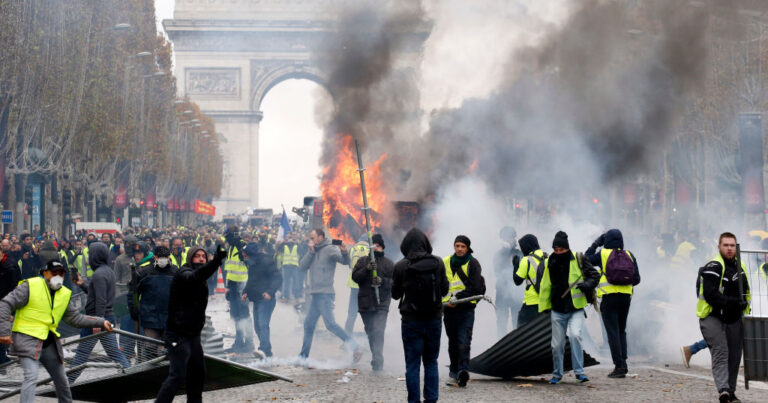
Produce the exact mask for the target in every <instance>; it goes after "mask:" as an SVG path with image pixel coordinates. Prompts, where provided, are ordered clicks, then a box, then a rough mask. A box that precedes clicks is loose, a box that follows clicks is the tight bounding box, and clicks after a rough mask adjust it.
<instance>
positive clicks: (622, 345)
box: [600, 293, 632, 371]
mask: <svg viewBox="0 0 768 403" xmlns="http://www.w3.org/2000/svg"><path fill="white" fill-rule="evenodd" d="M630 302H632V296H631V295H629V294H621V293H615V294H605V295H603V301H602V302H601V303H600V314H601V315H602V317H603V326H605V333H606V335H607V336H608V347H610V348H611V359H612V360H613V365H614V366H615V367H616V369H620V370H624V371H626V370H627V316H629V304H630Z"/></svg>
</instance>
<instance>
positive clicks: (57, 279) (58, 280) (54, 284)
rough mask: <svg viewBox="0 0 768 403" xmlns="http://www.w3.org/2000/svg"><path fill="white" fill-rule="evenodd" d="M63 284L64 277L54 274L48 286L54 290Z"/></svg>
mask: <svg viewBox="0 0 768 403" xmlns="http://www.w3.org/2000/svg"><path fill="white" fill-rule="evenodd" d="M62 285H64V277H61V276H53V277H51V279H50V280H48V286H49V287H51V289H52V290H54V291H56V290H58V289H59V288H61V286H62Z"/></svg>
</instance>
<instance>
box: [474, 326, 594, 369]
mask: <svg viewBox="0 0 768 403" xmlns="http://www.w3.org/2000/svg"><path fill="white" fill-rule="evenodd" d="M551 339H552V324H551V323H550V319H549V314H543V315H538V316H537V317H536V319H534V320H532V321H531V322H529V323H527V324H526V325H525V326H522V327H519V328H517V329H515V330H513V331H511V332H509V333H508V334H507V335H506V336H504V337H503V338H502V339H501V340H499V341H498V342H496V344H494V345H493V346H491V348H489V349H488V350H486V351H485V352H483V353H482V354H480V355H478V356H477V357H475V358H473V359H472V360H470V362H469V371H470V372H474V373H477V374H481V375H487V376H493V377H498V378H504V379H510V378H515V377H523V376H534V375H543V374H550V373H552V347H551V345H550V344H551ZM598 364H600V363H599V362H597V360H595V359H594V358H592V357H591V356H590V355H589V354H587V352H586V351H585V352H584V368H586V367H590V366H593V365H598ZM563 369H564V370H565V371H570V370H572V369H573V364H572V363H571V344H570V342H566V344H565V355H564V357H563Z"/></svg>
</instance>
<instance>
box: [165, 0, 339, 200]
mask: <svg viewBox="0 0 768 403" xmlns="http://www.w3.org/2000/svg"><path fill="white" fill-rule="evenodd" d="M338 1H339V0H176V9H175V12H174V18H173V19H172V20H165V21H163V26H164V27H165V30H166V32H167V33H168V36H169V37H170V39H171V41H172V42H173V46H174V54H175V57H176V64H175V70H176V77H177V85H178V91H179V94H180V95H182V96H184V95H186V96H189V97H190V99H191V100H192V101H194V102H196V103H197V104H198V105H199V106H200V108H201V109H202V110H203V112H205V113H206V114H207V115H209V116H211V117H212V118H213V119H214V120H215V122H216V130H217V131H218V132H220V133H221V134H222V135H223V136H224V138H225V139H226V142H224V143H222V152H223V155H224V159H225V167H224V185H223V189H222V196H221V198H220V199H219V200H215V201H214V204H215V205H216V208H217V210H216V211H217V215H218V214H227V213H242V212H243V211H245V209H246V207H257V205H258V200H259V183H258V181H259V164H258V156H259V123H260V122H261V119H262V113H261V112H260V110H259V109H260V105H261V101H262V100H263V99H264V96H265V95H266V93H267V92H268V91H269V90H270V88H272V87H274V86H275V85H277V84H278V83H280V82H281V81H283V80H286V79H289V78H305V79H309V80H312V81H315V82H317V83H319V84H321V85H322V84H323V83H324V82H325V81H326V80H325V75H324V74H323V72H321V71H320V70H319V68H318V67H317V65H316V64H315V63H313V62H312V61H311V55H312V54H313V52H315V51H316V50H318V47H319V46H320V41H321V40H323V38H324V37H325V35H326V34H328V33H330V32H332V21H331V18H332V17H331V15H330V14H329V13H328V12H327V10H328V9H329V7H333V6H335V5H336V4H335V3H337V2H338Z"/></svg>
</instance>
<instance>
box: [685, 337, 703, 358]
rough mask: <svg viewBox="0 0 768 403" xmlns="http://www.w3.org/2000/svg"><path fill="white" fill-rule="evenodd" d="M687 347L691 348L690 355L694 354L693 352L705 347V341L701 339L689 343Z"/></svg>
mask: <svg viewBox="0 0 768 403" xmlns="http://www.w3.org/2000/svg"><path fill="white" fill-rule="evenodd" d="M689 348H690V349H691V355H694V354H696V353H698V352H699V351H701V350H704V349H705V348H707V341H706V340H704V339H701V340H699V341H697V342H696V343H693V344H691V346H690V347H689Z"/></svg>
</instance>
